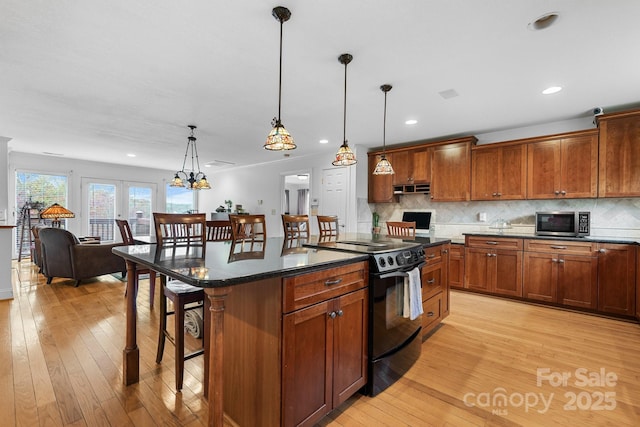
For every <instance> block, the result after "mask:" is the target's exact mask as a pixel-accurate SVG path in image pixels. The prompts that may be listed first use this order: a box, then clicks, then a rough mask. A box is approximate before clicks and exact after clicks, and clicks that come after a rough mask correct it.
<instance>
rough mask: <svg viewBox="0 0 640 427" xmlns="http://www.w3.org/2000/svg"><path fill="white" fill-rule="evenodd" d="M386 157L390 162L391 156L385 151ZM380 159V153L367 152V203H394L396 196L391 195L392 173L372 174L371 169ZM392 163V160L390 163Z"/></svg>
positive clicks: (372, 169)
mask: <svg viewBox="0 0 640 427" xmlns="http://www.w3.org/2000/svg"><path fill="white" fill-rule="evenodd" d="M386 156H387V159H388V160H389V161H391V162H392V159H393V156H392V155H391V154H389V153H387V155H386ZM379 161H380V154H376V153H369V155H368V162H369V174H368V175H367V179H368V180H369V185H368V190H369V192H368V199H369V203H395V202H397V201H398V200H397V197H396V196H394V195H393V181H392V180H393V176H394V175H374V174H373V171H374V169H375V168H376V165H377V164H378V162H379ZM391 164H392V165H393V162H392V163H391Z"/></svg>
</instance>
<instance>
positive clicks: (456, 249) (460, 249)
mask: <svg viewBox="0 0 640 427" xmlns="http://www.w3.org/2000/svg"><path fill="white" fill-rule="evenodd" d="M449 286H451V287H453V288H463V287H464V246H463V245H460V244H452V245H451V249H450V250H449Z"/></svg>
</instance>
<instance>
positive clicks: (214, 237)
mask: <svg viewBox="0 0 640 427" xmlns="http://www.w3.org/2000/svg"><path fill="white" fill-rule="evenodd" d="M231 237H232V236H231V221H227V220H212V221H207V242H223V241H226V240H231Z"/></svg>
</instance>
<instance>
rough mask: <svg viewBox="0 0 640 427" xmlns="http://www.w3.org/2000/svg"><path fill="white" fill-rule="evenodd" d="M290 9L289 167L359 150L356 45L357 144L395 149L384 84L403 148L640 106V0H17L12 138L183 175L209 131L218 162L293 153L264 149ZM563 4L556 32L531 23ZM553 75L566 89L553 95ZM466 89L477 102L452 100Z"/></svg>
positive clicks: (5, 45) (4, 76)
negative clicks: (344, 147) (189, 151)
mask: <svg viewBox="0 0 640 427" xmlns="http://www.w3.org/2000/svg"><path fill="white" fill-rule="evenodd" d="M278 5H282V6H286V7H288V8H289V9H290V10H291V13H292V16H291V19H290V20H289V21H288V22H286V23H285V24H284V45H283V49H284V51H283V88H282V122H283V123H284V125H285V126H286V127H287V129H288V130H289V131H290V132H291V134H292V135H293V136H294V138H295V140H296V143H297V144H298V148H297V149H296V150H293V151H290V152H287V153H289V154H290V156H291V157H290V158H289V160H288V161H291V159H295V158H298V157H300V156H316V157H317V156H324V157H326V158H327V165H329V164H330V161H331V160H332V156H333V154H334V153H335V151H336V149H337V147H338V146H339V145H340V144H341V143H342V137H343V135H342V133H343V96H344V66H343V65H342V64H340V63H339V62H338V59H337V58H338V56H339V55H340V54H342V53H347V52H348V53H351V54H352V55H353V56H354V59H353V62H352V63H351V64H350V65H349V66H348V94H347V125H346V134H347V135H346V136H347V139H348V141H349V143H350V144H351V145H352V146H353V145H356V144H361V145H364V146H369V147H373V146H376V147H378V146H380V145H381V144H382V118H383V103H384V96H383V93H382V92H381V91H380V89H379V87H380V85H381V84H383V83H389V84H391V85H393V89H392V90H391V92H389V94H388V110H387V111H388V114H387V144H395V143H400V142H408V141H416V140H421V139H435V138H445V137H450V136H459V135H469V134H481V133H487V132H493V131H498V130H503V129H509V128H516V127H523V126H530V125H535V124H539V123H544V122H552V121H559V120H566V119H574V118H579V117H584V116H586V115H589V114H591V111H592V110H593V108H594V107H596V106H599V107H603V108H604V109H605V112H607V111H608V110H611V109H621V108H627V107H630V106H637V105H638V103H640V90H639V89H640V88H639V82H640V79H639V78H638V76H640V55H639V54H638V42H639V41H640V25H638V19H639V18H640V1H637V0H615V1H602V0H572V1H569V0H566V1H550V0H522V1H514V0H485V1H478V0H446V1H445V0H440V1H432V0H402V1H398V0H323V1H320V0H317V1H297V2H294V1H292V0H287V1H284V2H278V1H274V2H267V1H263V0H260V1H259V0H243V1H226V2H221V1H211V0H192V1H189V2H178V1H169V0H135V1H131V0H111V1H108V2H100V1H89V0H86V1H85V0H75V1H73V0H68V1H40V2H33V1H24V0H3V1H2V2H1V3H0V16H1V17H2V18H1V19H0V136H4V137H8V138H12V140H11V141H10V142H9V147H10V150H14V151H20V152H29V153H43V152H49V153H57V154H62V155H64V156H65V157H69V158H81V159H87V160H96V161H105V162H112V163H119V164H129V165H140V166H150V167H156V168H162V169H168V170H175V169H178V168H179V167H180V166H181V163H182V158H183V156H184V150H185V146H186V139H187V136H188V129H187V125H189V124H195V125H197V126H198V129H197V131H196V137H197V138H198V149H199V152H200V164H201V165H203V164H204V163H208V162H213V161H216V160H218V161H219V160H222V161H226V162H232V163H235V164H237V165H243V164H254V163H261V162H268V161H274V160H284V157H283V156H284V154H283V153H282V152H269V151H266V150H264V149H263V148H262V144H263V142H264V140H265V138H266V135H267V134H268V132H269V131H270V129H271V124H270V122H271V119H272V118H273V117H274V116H275V115H276V114H277V100H278V49H279V33H280V24H279V23H278V21H276V19H274V18H273V17H272V16H271V9H272V8H273V7H274V6H278ZM548 12H557V13H558V14H559V18H558V19H557V21H556V23H555V24H554V25H553V26H552V27H550V28H547V29H545V30H542V31H531V30H529V29H528V28H527V24H528V23H530V22H531V21H533V20H535V19H536V18H537V17H539V16H541V15H543V14H545V13H548ZM552 85H560V86H563V87H564V90H563V91H561V92H560V93H557V94H555V95H547V96H545V95H542V94H541V91H542V90H543V89H544V88H546V87H548V86H552ZM450 89H453V90H455V91H456V92H457V93H458V94H459V96H457V97H453V98H449V99H445V98H444V97H443V96H441V95H440V94H439V93H440V92H442V91H446V90H450ZM409 118H414V119H417V120H418V124H416V125H414V126H407V125H405V124H404V121H405V120H406V119H409ZM320 139H328V140H329V141H330V142H329V144H326V145H321V144H319V143H318V141H319V140H320ZM127 153H134V154H136V157H135V158H130V157H127V156H126V154H127ZM361 160H362V159H361Z"/></svg>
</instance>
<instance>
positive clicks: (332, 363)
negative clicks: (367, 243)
mask: <svg viewBox="0 0 640 427" xmlns="http://www.w3.org/2000/svg"><path fill="white" fill-rule="evenodd" d="M345 276H347V275H345ZM341 278H343V277H341ZM335 281H337V279H336V280H333V279H332V278H325V277H323V278H322V279H321V280H320V282H322V287H323V288H326V287H331V286H332V285H331V283H333V282H335ZM316 282H318V280H316V279H315V278H314V277H311V280H310V281H309V283H306V284H304V283H298V285H299V286H298V291H300V290H302V289H304V288H307V289H308V290H311V289H314V291H313V292H312V294H313V295H315V294H316V293H317V290H318V288H317V287H316V286H315V284H317V283H316ZM327 282H328V283H330V284H329V285H326V283H327ZM343 282H344V280H343ZM320 289H322V288H320ZM294 293H296V292H294ZM285 298H286V297H285ZM367 301H368V290H367V289H366V288H363V289H358V290H356V291H353V292H349V293H345V294H341V295H338V296H335V297H333V298H330V299H324V300H322V301H321V302H318V303H315V304H312V305H308V306H305V307H303V308H300V309H298V310H295V311H293V312H290V313H285V314H284V315H283V326H282V341H283V343H282V420H283V425H285V426H301V425H314V424H316V423H317V422H318V421H319V420H320V419H321V418H322V417H323V416H324V415H325V414H327V413H328V412H329V411H331V410H332V409H333V408H335V407H337V406H338V405H340V404H341V403H343V402H344V401H345V400H347V399H348V398H349V397H350V396H351V395H353V394H354V393H355V392H356V391H358V390H359V389H360V388H361V387H363V386H364V385H365V384H366V382H367V374H366V372H367V366H366V362H367V356H366V355H367V331H366V328H367V316H368V308H367Z"/></svg>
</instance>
